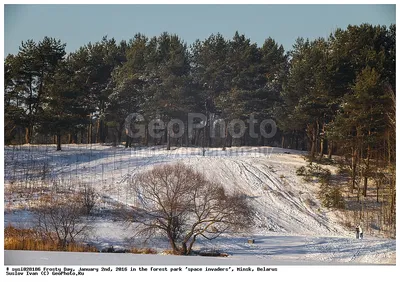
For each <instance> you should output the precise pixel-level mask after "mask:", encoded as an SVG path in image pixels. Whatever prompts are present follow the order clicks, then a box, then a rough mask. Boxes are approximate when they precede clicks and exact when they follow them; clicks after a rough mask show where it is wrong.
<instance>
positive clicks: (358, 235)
mask: <svg viewBox="0 0 400 282" xmlns="http://www.w3.org/2000/svg"><path fill="white" fill-rule="evenodd" d="M359 238H360V226H357V227H356V239H359Z"/></svg>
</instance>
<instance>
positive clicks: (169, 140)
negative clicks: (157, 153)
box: [166, 128, 171, 150]
mask: <svg viewBox="0 0 400 282" xmlns="http://www.w3.org/2000/svg"><path fill="white" fill-rule="evenodd" d="M170 130H171V128H167V130H166V131H167V150H171V132H170Z"/></svg>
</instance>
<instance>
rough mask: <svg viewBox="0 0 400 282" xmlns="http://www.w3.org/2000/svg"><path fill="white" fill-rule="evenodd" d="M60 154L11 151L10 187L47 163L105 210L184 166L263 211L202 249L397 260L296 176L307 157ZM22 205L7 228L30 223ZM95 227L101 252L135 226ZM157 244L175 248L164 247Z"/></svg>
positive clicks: (154, 151) (390, 247) (230, 152)
mask: <svg viewBox="0 0 400 282" xmlns="http://www.w3.org/2000/svg"><path fill="white" fill-rule="evenodd" d="M54 149H55V148H54V146H44V145H40V146H20V147H15V148H12V147H6V148H5V170H6V171H5V178H6V184H7V183H8V182H11V181H12V182H13V183H18V182H19V181H24V177H25V176H26V173H24V172H26V171H29V167H32V166H33V165H38V167H40V165H44V164H46V165H48V167H49V169H48V171H49V174H50V175H49V176H48V177H50V178H54V179H58V180H60V181H61V180H62V181H64V182H66V183H71V182H72V183H73V182H81V183H91V184H93V185H94V187H96V189H98V191H99V192H100V193H101V194H102V195H103V205H106V204H112V203H114V202H119V203H122V204H127V205H134V204H135V201H136V200H137V199H136V197H135V195H134V194H133V193H132V191H131V189H129V187H130V186H129V183H130V179H132V177H134V176H135V175H136V174H137V173H140V172H141V171H143V170H146V169H150V168H152V167H153V166H155V165H160V164H162V163H171V162H178V161H179V162H182V163H184V164H186V165H188V166H190V167H192V168H194V169H195V170H198V171H200V172H202V173H204V175H205V176H206V177H207V178H208V179H210V180H212V181H216V182H220V183H221V184H223V185H224V187H225V188H226V190H227V191H232V192H233V191H239V192H240V193H243V194H245V195H246V196H247V197H248V199H249V201H250V203H251V204H252V205H253V207H254V209H255V211H256V213H255V214H256V217H257V218H256V219H255V222H256V223H255V225H254V228H253V230H252V231H251V232H250V233H248V234H240V235H239V236H238V235H235V236H233V235H229V234H228V235H226V236H224V237H222V238H219V239H217V240H215V241H211V242H208V241H201V242H200V243H199V247H203V248H213V249H221V250H223V251H225V252H227V253H229V254H231V255H232V257H231V258H235V257H240V258H242V259H244V260H246V259H250V258H251V259H268V260H274V259H275V260H290V261H292V260H294V261H298V262H300V261H304V262H305V261H315V262H317V261H318V262H324V261H325V262H327V261H331V262H358V263H394V262H395V241H394V240H389V239H377V238H368V234H367V236H366V237H367V238H366V240H363V241H360V240H355V239H354V234H353V232H352V230H347V229H346V228H345V227H343V226H342V225H341V224H340V220H339V218H338V217H337V214H336V213H335V212H334V211H330V210H328V209H326V208H324V207H323V206H322V205H321V203H320V201H319V199H318V198H317V196H316V195H317V189H318V184H313V183H306V182H304V181H303V180H302V179H301V178H300V177H299V176H297V175H296V173H295V171H296V169H297V168H298V167H300V166H301V165H305V164H306V161H305V160H304V158H303V156H302V155H303V154H304V152H300V151H294V150H287V149H285V150H283V149H279V148H271V147H240V148H227V149H226V150H225V151H222V150H221V149H220V148H212V149H206V152H205V154H204V156H203V151H202V149H201V148H173V149H172V150H170V151H167V150H165V149H164V148H162V147H151V148H139V149H130V148H128V149H125V148H122V147H118V148H113V147H110V146H101V145H69V146H65V147H64V148H63V151H61V152H60V151H59V152H56V151H55V150H54ZM39 171H40V170H39ZM32 174H34V173H32ZM32 179H35V177H33V176H32ZM37 181H40V180H37ZM17 204H18V200H16V199H14V202H13V203H6V204H5V206H8V207H9V211H10V213H8V212H6V214H5V221H6V224H7V223H9V222H10V223H14V224H15V223H16V222H17V221H19V224H22V223H23V222H24V220H23V219H22V220H21V218H23V216H25V217H27V218H28V217H29V215H26V213H25V214H23V213H22V212H16V211H15V210H14V209H13V206H15V205H17ZM21 205H22V206H23V203H21ZM12 210H14V212H12ZM19 216H20V217H19ZM92 224H93V226H94V227H95V229H94V233H93V234H92V235H93V236H92V237H93V238H94V239H93V242H94V243H95V244H97V245H99V246H106V245H114V246H121V247H123V246H124V244H127V243H126V242H127V241H126V240H125V239H126V238H127V237H129V236H130V235H131V234H132V230H131V229H130V228H132V227H128V228H127V227H126V226H125V225H122V224H119V223H118V222H114V221H112V220H109V219H95V220H93V222H92ZM248 238H254V239H255V241H256V243H255V244H247V239H248ZM153 244H154V246H155V247H158V248H163V247H165V248H168V246H167V245H164V244H163V243H160V242H155V241H154V242H153Z"/></svg>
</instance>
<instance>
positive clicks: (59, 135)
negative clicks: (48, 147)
mask: <svg viewBox="0 0 400 282" xmlns="http://www.w3.org/2000/svg"><path fill="white" fill-rule="evenodd" d="M57 151H61V134H60V133H58V134H57Z"/></svg>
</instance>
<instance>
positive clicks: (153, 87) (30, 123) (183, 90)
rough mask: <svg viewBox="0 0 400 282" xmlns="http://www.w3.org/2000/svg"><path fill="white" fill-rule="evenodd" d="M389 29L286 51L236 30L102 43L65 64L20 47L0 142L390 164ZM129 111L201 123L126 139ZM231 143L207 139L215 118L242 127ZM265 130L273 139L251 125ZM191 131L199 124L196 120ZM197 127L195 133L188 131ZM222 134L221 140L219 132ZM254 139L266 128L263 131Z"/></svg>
mask: <svg viewBox="0 0 400 282" xmlns="http://www.w3.org/2000/svg"><path fill="white" fill-rule="evenodd" d="M395 36H396V34H395V25H391V26H390V27H389V28H388V27H386V26H372V25H369V24H363V25H360V26H351V25H349V26H348V28H347V29H346V30H342V29H337V30H336V31H335V32H333V33H332V34H331V35H330V36H329V37H328V38H318V39H315V40H309V39H303V38H298V39H297V40H296V43H295V44H294V45H293V49H292V50H291V51H290V52H285V50H284V49H283V47H282V45H279V44H278V43H277V42H276V41H275V40H274V39H272V38H267V39H266V40H265V42H264V44H263V45H262V46H257V45H256V44H255V43H252V42H251V41H250V39H248V38H246V36H245V35H240V34H239V33H237V32H236V34H235V35H234V37H233V38H232V39H226V38H224V37H223V36H222V35H221V34H212V35H210V37H208V38H207V39H205V40H202V41H201V40H197V41H196V42H195V43H193V44H192V45H190V46H187V44H186V43H185V42H184V41H183V40H182V39H181V38H179V37H178V36H177V35H174V34H169V33H163V34H161V35H160V36H158V37H152V38H148V37H146V36H145V35H143V34H136V35H135V36H134V37H133V38H132V39H130V40H128V41H125V40H123V41H121V42H119V43H117V42H116V41H115V40H114V39H113V38H112V39H108V38H107V37H104V38H103V39H102V40H101V41H99V42H96V43H88V44H87V45H84V46H82V47H81V48H79V49H78V50H77V51H75V52H73V53H70V54H68V55H67V54H66V51H65V46H66V44H64V43H62V42H61V41H60V40H57V39H55V38H49V37H45V38H44V39H43V40H42V41H40V42H34V41H33V40H27V41H26V42H22V44H21V46H20V50H19V52H18V54H15V55H8V56H7V58H6V59H5V89H4V101H5V143H6V144H24V143H31V144H33V143H53V142H54V143H56V144H57V149H61V144H63V143H87V144H89V143H100V142H101V143H106V142H108V143H113V144H121V143H122V142H125V144H126V146H132V145H136V144H140V145H152V144H166V145H167V148H169V147H170V146H171V145H173V146H205V147H210V146H213V147H219V146H220V147H229V146H232V145H233V146H243V145H246V146H253V145H257V146H259V145H273V146H282V147H285V148H292V149H301V150H309V151H310V155H311V156H312V158H314V157H322V156H323V155H324V154H326V155H328V156H329V157H330V156H331V154H332V153H336V154H341V155H348V156H349V157H350V158H353V162H354V165H355V164H356V163H357V162H358V161H359V160H363V161H365V160H367V159H368V160H369V159H371V158H373V159H379V160H382V162H384V163H386V164H390V163H394V156H395V89H396V88H395V51H396V50H395ZM131 113H140V114H141V115H142V116H143V119H141V120H134V119H133V120H132V122H131V123H132V124H135V123H136V124H140V123H142V124H146V125H147V124H148V122H149V121H150V120H153V119H155V118H158V119H160V120H162V121H164V122H165V124H167V123H168V122H169V121H170V120H171V119H180V120H182V121H183V122H184V126H185V129H186V128H187V126H188V123H187V121H188V113H202V114H204V115H205V117H206V121H205V122H204V123H203V125H205V126H203V127H202V128H197V129H195V130H194V131H193V134H188V130H186V132H185V134H184V135H182V136H180V137H179V138H175V137H173V134H172V131H174V130H175V129H174V127H171V128H170V129H168V130H163V131H161V130H159V131H160V132H162V134H161V137H159V138H154V137H152V136H150V134H149V132H148V131H149V128H148V127H147V126H146V127H145V131H146V134H144V136H142V137H140V138H131V137H130V136H128V135H127V134H126V132H125V127H124V124H125V119H126V117H127V116H128V115H129V114H131ZM251 115H253V116H254V118H255V119H256V120H257V121H258V123H256V124H254V132H255V133H256V134H258V137H257V138H254V137H252V136H250V135H251V134H250V133H249V130H250V128H249V125H248V123H245V124H246V127H245V130H244V134H242V136H241V137H240V138H232V136H231V135H230V134H227V135H226V136H225V135H221V134H220V135H218V132H221V130H216V132H217V134H216V136H215V137H213V138H212V136H211V134H210V127H211V126H212V124H213V123H214V122H215V121H216V120H224V121H226V123H227V124H228V122H229V121H231V120H234V119H239V120H243V121H247V120H248V119H249V117H250V116H251ZM265 119H272V120H274V121H275V122H276V124H277V132H276V134H274V136H273V137H270V138H265V137H263V136H262V135H261V134H259V133H260V124H261V121H262V120H265ZM198 122H200V121H198ZM199 127H200V126H199ZM224 130H226V131H228V128H225V129H224ZM266 130H269V129H268V128H267V129H266Z"/></svg>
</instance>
